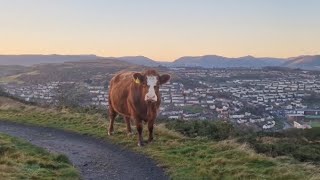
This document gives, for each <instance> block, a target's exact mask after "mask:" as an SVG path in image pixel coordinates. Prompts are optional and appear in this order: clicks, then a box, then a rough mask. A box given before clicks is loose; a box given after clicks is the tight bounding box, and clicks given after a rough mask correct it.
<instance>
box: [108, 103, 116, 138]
mask: <svg viewBox="0 0 320 180" xmlns="http://www.w3.org/2000/svg"><path fill="white" fill-rule="evenodd" d="M117 115H118V113H117V112H116V111H115V110H114V109H113V108H112V106H109V119H110V124H109V130H108V135H109V136H110V135H112V134H113V124H114V119H115V118H116V117H117Z"/></svg>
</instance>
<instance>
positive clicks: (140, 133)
mask: <svg viewBox="0 0 320 180" xmlns="http://www.w3.org/2000/svg"><path fill="white" fill-rule="evenodd" d="M136 123H137V131H138V146H143V137H142V130H143V126H142V122H141V120H139V121H137V122H136Z"/></svg>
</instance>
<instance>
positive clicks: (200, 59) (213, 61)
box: [173, 55, 286, 68]
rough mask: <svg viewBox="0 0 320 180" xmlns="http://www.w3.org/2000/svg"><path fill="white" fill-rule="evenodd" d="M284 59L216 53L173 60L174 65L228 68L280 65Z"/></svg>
mask: <svg viewBox="0 0 320 180" xmlns="http://www.w3.org/2000/svg"><path fill="white" fill-rule="evenodd" d="M285 61H286V59H280V58H256V57H253V56H244V57H239V58H227V57H223V56H216V55H206V56H195V57H190V56H189V57H188V56H187V57H181V58H179V59H177V60H175V61H174V62H173V64H174V65H176V66H186V67H190V66H198V67H204V68H213V67H217V68H228V67H252V68H260V67H266V66H281V65H282V64H283V63H284V62H285Z"/></svg>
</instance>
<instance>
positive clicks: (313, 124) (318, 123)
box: [311, 121, 320, 127]
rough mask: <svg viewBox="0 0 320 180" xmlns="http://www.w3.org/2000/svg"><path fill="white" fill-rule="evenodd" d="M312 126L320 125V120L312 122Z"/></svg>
mask: <svg viewBox="0 0 320 180" xmlns="http://www.w3.org/2000/svg"><path fill="white" fill-rule="evenodd" d="M311 127H320V122H319V121H313V122H311Z"/></svg>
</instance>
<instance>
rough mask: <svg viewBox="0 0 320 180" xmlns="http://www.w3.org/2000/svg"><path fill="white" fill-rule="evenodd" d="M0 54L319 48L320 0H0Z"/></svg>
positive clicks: (156, 54)
mask: <svg viewBox="0 0 320 180" xmlns="http://www.w3.org/2000/svg"><path fill="white" fill-rule="evenodd" d="M0 54H96V55H100V56H106V57H109V56H114V57H119V56H135V55H143V56H147V57H149V58H152V59H155V60H160V61H172V60H175V59H177V58H179V57H181V56H200V55H208V54H215V55H221V56H226V57H241V56H246V55H253V56H257V57H293V56H298V55H307V54H308V55H309V54H310V55H313V54H320V1H319V0H1V1H0Z"/></svg>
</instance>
